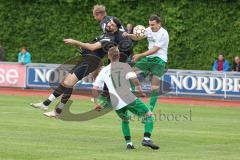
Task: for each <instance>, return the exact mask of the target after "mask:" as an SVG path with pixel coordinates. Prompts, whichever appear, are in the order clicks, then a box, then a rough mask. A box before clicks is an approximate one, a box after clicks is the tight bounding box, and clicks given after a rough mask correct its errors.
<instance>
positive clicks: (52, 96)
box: [48, 94, 56, 102]
mask: <svg viewBox="0 0 240 160" xmlns="http://www.w3.org/2000/svg"><path fill="white" fill-rule="evenodd" d="M48 99H49V101H51V102H52V101H54V99H56V97H55V96H54V95H53V94H51V95H50V96H49V97H48Z"/></svg>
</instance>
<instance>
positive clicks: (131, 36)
mask: <svg viewBox="0 0 240 160" xmlns="http://www.w3.org/2000/svg"><path fill="white" fill-rule="evenodd" d="M123 36H124V37H128V38H130V39H131V40H134V41H137V40H138V38H137V36H136V35H135V34H129V33H127V32H124V33H123Z"/></svg>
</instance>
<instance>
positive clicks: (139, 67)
mask: <svg viewBox="0 0 240 160" xmlns="http://www.w3.org/2000/svg"><path fill="white" fill-rule="evenodd" d="M145 35H146V38H147V40H148V50H147V51H145V52H143V53H140V54H135V55H134V56H133V58H132V62H134V63H135V65H134V67H135V70H136V71H139V72H143V73H144V74H145V75H148V74H150V75H151V76H152V78H151V95H150V100H149V105H150V109H151V111H153V109H154V107H155V105H156V102H157V98H158V93H159V89H160V78H161V77H162V76H163V74H164V72H165V67H166V63H167V54H168V43H169V35H168V32H167V31H166V30H165V29H164V28H163V27H162V26H161V22H160V17H158V16H157V15H152V16H151V17H150V18H149V27H148V28H146V31H145ZM124 36H127V37H130V38H131V39H133V40H136V39H137V37H136V36H135V35H134V34H127V33H125V35H124Z"/></svg>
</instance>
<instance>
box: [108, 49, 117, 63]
mask: <svg viewBox="0 0 240 160" xmlns="http://www.w3.org/2000/svg"><path fill="white" fill-rule="evenodd" d="M119 55H120V53H119V50H118V47H116V46H114V47H111V48H109V50H108V56H109V58H110V59H111V60H114V61H115V60H118V59H119Z"/></svg>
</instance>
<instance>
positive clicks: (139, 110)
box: [116, 98, 150, 121]
mask: <svg viewBox="0 0 240 160" xmlns="http://www.w3.org/2000/svg"><path fill="white" fill-rule="evenodd" d="M127 111H130V112H132V113H133V114H134V115H136V116H138V117H139V118H141V117H143V116H144V115H145V114H146V113H148V112H149V111H150V109H149V108H148V107H147V105H146V104H144V103H143V102H142V101H141V100H140V99H138V98H137V99H136V100H135V101H134V102H132V103H130V104H129V105H127V106H125V107H123V108H121V109H119V110H116V113H117V115H118V116H119V117H120V118H121V119H122V120H123V121H128V120H130V117H129V115H128V113H127Z"/></svg>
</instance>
